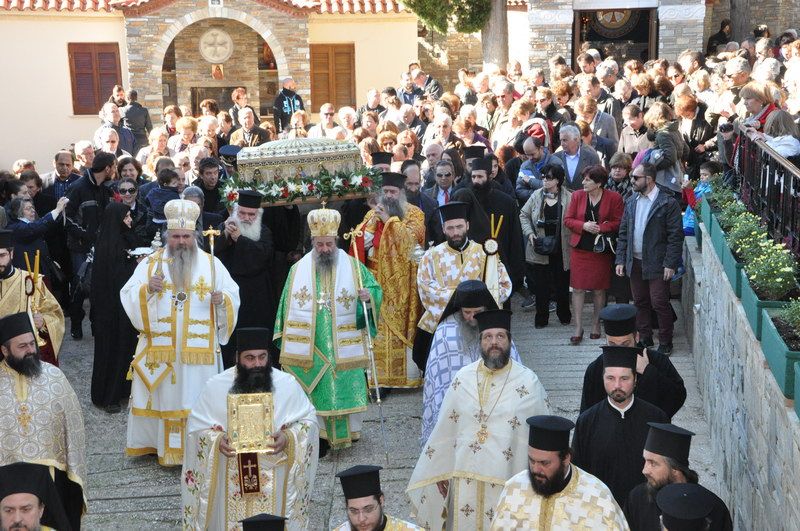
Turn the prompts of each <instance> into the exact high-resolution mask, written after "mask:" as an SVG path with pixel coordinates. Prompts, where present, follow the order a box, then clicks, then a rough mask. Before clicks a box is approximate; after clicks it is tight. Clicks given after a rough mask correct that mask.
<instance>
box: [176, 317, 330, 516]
mask: <svg viewBox="0 0 800 531" xmlns="http://www.w3.org/2000/svg"><path fill="white" fill-rule="evenodd" d="M271 336H272V330H270V329H267V328H237V331H236V349H235V350H236V352H237V355H236V365H235V366H234V367H231V368H230V369H228V370H226V371H224V372H222V373H220V374H218V375H216V376H214V377H212V378H211V379H210V380H208V382H206V384H205V386H204V387H203V390H202V391H201V392H200V395H199V396H198V397H197V402H195V404H194V407H193V408H192V414H191V416H190V417H189V421H188V423H187V427H186V431H187V448H188V449H189V451H187V452H186V453H185V458H184V462H183V474H182V476H181V477H182V481H181V489H182V491H181V495H182V500H183V511H182V512H183V528H184V529H238V525H237V522H239V521H241V520H244V519H246V518H249V517H252V516H255V515H257V514H260V513H265V512H266V513H271V514H275V515H278V516H283V517H286V519H287V527H286V528H287V529H292V530H294V529H297V530H300V529H308V528H309V521H308V515H309V507H308V505H309V501H310V495H311V490H312V488H313V485H314V476H315V475H316V471H317V459H318V458H317V453H318V449H317V444H318V437H319V428H318V427H317V418H316V410H315V409H314V406H313V405H312V404H311V401H309V399H308V397H307V396H306V394H305V392H304V391H303V388H302V387H300V384H299V383H298V382H297V380H296V379H295V378H294V377H293V376H291V375H290V374H287V373H285V372H281V371H279V370H277V369H273V367H272V365H271V364H270V361H269V355H268V347H269V345H270V344H271V343H272V337H271ZM254 393H270V394H271V398H272V430H273V433H272V437H273V444H272V445H271V450H270V452H259V453H248V452H245V453H241V452H240V453H237V452H236V451H234V449H233V446H232V444H231V440H230V438H229V435H228V433H229V431H230V429H231V427H230V426H228V408H227V403H228V400H227V399H228V395H244V394H254ZM248 407H250V406H248ZM214 478H221V479H220V480H217V481H214ZM243 494H244V495H243Z"/></svg>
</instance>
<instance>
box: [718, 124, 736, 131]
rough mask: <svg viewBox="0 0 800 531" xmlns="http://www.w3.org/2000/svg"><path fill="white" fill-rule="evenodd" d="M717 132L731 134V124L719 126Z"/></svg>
mask: <svg viewBox="0 0 800 531" xmlns="http://www.w3.org/2000/svg"><path fill="white" fill-rule="evenodd" d="M719 132H720V133H731V132H733V124H731V123H725V124H721V125H720V126H719Z"/></svg>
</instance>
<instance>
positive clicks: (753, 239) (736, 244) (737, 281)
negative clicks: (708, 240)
mask: <svg viewBox="0 0 800 531" xmlns="http://www.w3.org/2000/svg"><path fill="white" fill-rule="evenodd" d="M766 239H768V235H767V231H766V229H765V228H764V227H762V226H761V223H760V221H759V218H758V216H756V215H754V214H751V213H750V212H744V213H742V214H740V215H739V216H738V217H736V219H734V220H733V224H732V225H731V228H730V230H729V231H728V234H727V240H728V245H726V246H725V247H724V248H723V249H722V267H723V269H724V270H725V275H727V277H728V281H730V283H731V287H732V288H733V292H734V293H735V294H736V296H737V297H741V296H742V275H741V270H742V267H743V266H744V258H743V257H744V256H747V255H748V252H747V251H748V250H750V249H754V248H756V247H758V245H759V244H760V243H761V242H762V241H764V240H766Z"/></svg>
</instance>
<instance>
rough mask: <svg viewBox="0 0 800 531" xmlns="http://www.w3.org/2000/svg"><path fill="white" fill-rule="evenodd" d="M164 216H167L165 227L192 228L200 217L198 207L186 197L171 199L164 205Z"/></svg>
mask: <svg viewBox="0 0 800 531" xmlns="http://www.w3.org/2000/svg"><path fill="white" fill-rule="evenodd" d="M164 216H165V217H166V218H167V229H187V230H194V229H195V226H196V224H197V218H198V217H200V207H199V206H197V203H194V202H192V201H187V200H186V199H173V200H171V201H167V204H166V205H164Z"/></svg>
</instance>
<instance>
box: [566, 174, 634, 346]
mask: <svg viewBox="0 0 800 531" xmlns="http://www.w3.org/2000/svg"><path fill="white" fill-rule="evenodd" d="M582 177H583V190H577V191H575V192H574V193H573V194H572V201H570V203H569V208H568V209H567V215H566V216H565V217H564V224H565V225H566V226H567V228H568V229H569V230H570V232H572V236H571V237H570V245H571V246H572V253H571V254H570V279H569V285H570V287H571V288H572V314H573V315H574V316H575V335H574V336H572V337H571V338H570V340H569V341H570V343H572V344H573V345H577V344H579V343H580V342H581V341H582V340H583V316H582V310H583V303H584V298H585V294H586V291H587V290H591V291H592V292H593V293H594V317H593V320H592V332H591V334H590V335H589V337H590V338H591V339H599V338H600V310H602V309H603V307H604V306H605V305H606V290H607V289H608V288H609V287H610V286H611V262H612V261H613V260H614V252H613V251H612V250H611V246H610V245H609V244H608V240H606V249H607V250H606V252H604V253H596V252H594V248H595V242H596V241H598V235H600V236H603V237H604V236H615V235H616V233H617V231H618V230H619V224H620V221H621V220H622V213H623V210H624V209H625V204H624V203H623V201H622V196H620V195H619V194H618V193H617V192H613V191H611V190H604V189H603V186H604V185H605V184H606V182H607V181H608V172H606V170H605V169H604V168H603V167H602V166H589V167H588V168H586V169H585V170H583V175H582Z"/></svg>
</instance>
